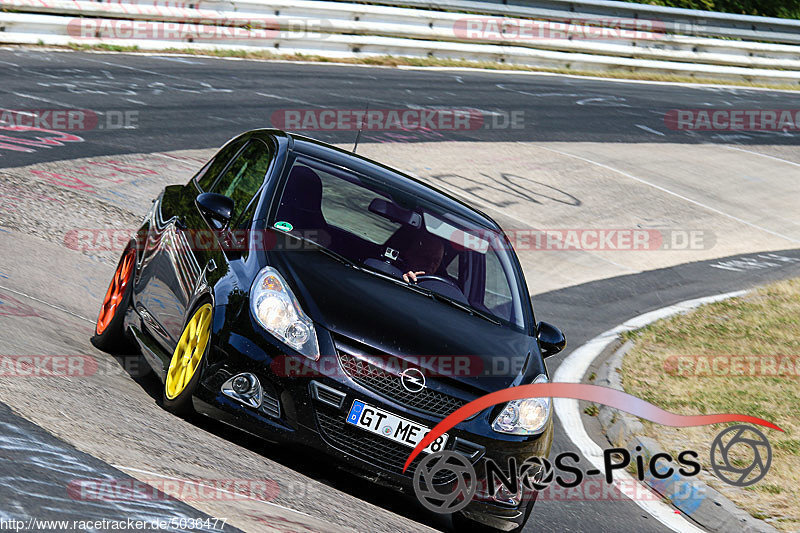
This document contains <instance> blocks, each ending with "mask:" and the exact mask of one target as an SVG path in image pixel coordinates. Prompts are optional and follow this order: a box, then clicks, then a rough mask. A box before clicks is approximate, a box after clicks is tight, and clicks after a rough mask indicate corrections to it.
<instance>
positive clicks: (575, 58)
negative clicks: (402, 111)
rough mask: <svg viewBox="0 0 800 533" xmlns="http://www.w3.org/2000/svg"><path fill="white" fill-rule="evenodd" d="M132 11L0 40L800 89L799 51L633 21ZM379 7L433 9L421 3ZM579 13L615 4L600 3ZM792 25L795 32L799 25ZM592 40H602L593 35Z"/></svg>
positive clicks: (246, 0) (163, 7) (6, 23)
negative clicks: (640, 74)
mask: <svg viewBox="0 0 800 533" xmlns="http://www.w3.org/2000/svg"><path fill="white" fill-rule="evenodd" d="M139 1H140V0H121V1H120V0H113V1H112V0H103V1H91V0H0V8H1V9H5V10H7V11H9V10H13V11H16V12H6V13H0V42H7V43H9V42H10V43H37V42H40V41H41V42H43V43H45V44H68V43H86V44H98V43H106V44H117V45H122V46H134V45H135V46H138V47H139V48H141V49H159V48H161V49H163V48H200V49H212V48H223V49H245V50H262V51H263V50H269V51H272V52H277V53H294V54H307V55H321V56H327V57H364V56H376V55H394V56H406V57H438V58H458V59H469V60H476V61H493V62H507V63H512V64H524V65H531V66H537V67H542V68H549V69H571V70H587V71H598V70H600V71H611V70H615V71H620V70H627V71H644V72H651V73H667V74H680V75H683V76H699V77H708V78H711V77H716V78H726V79H737V80H741V79H747V80H754V81H767V82H780V83H797V82H800V46H793V45H786V44H773V43H764V42H751V41H744V40H732V39H711V38H706V37H696V36H688V35H681V34H678V33H676V32H670V31H669V30H670V28H668V27H665V26H664V24H663V23H660V22H659V24H654V20H650V19H644V18H641V17H640V18H638V19H634V18H614V19H612V18H602V17H599V16H598V17H595V18H591V17H588V16H587V15H586V14H579V13H576V12H566V11H559V12H558V13H559V14H560V17H559V18H556V17H552V20H549V21H548V20H542V19H541V18H540V19H534V18H509V17H499V16H498V13H499V12H501V11H504V10H506V9H515V10H517V9H519V7H518V6H503V5H500V4H487V3H483V2H481V3H478V2H471V1H467V0H463V1H462V0H441V1H437V2H436V5H437V6H439V7H444V6H446V5H453V6H455V5H458V6H461V11H459V12H456V11H437V10H431V9H410V8H400V7H392V6H383V5H374V4H369V5H366V4H351V3H344V2H330V1H316V0H208V1H202V0H201V1H200V2H199V3H198V4H190V3H185V4H179V3H178V4H176V3H175V2H173V1H171V0H155V1H152V0H151V1H150V2H147V3H145V0H142V3H139ZM190 1H191V0H190ZM376 1H380V2H384V1H388V2H394V1H397V2H402V3H403V4H406V5H407V4H408V3H409V2H416V3H419V4H426V5H428V4H430V5H433V4H431V3H429V2H423V1H422V0H376ZM545 1H546V2H548V3H550V4H556V3H560V4H566V3H567V2H566V1H565V0H545ZM572 3H573V4H575V2H572ZM583 3H585V4H603V5H606V4H615V5H618V4H624V3H622V2H605V1H599V0H598V1H594V2H592V1H589V0H583ZM583 3H582V4H581V5H583ZM467 5H480V6H481V7H482V8H483V9H484V10H486V11H487V13H486V14H485V15H476V14H472V13H465V12H464V9H467V8H466V7H464V6H467ZM624 5H626V6H627V5H629V4H624ZM630 5H634V6H635V5H636V4H630ZM646 7H653V6H646ZM495 8H497V9H495ZM19 11H22V13H20V12H19ZM682 11H686V10H682ZM587 17H588V18H587ZM751 18H752V17H751ZM565 20H567V21H570V22H569V23H565V22H563V21H565ZM770 20H774V19H770ZM137 21H138V24H139V25H140V26H142V24H143V23H145V22H146V23H147V24H148V27H147V29H146V31H145V34H144V35H143V36H141V38H137V36H136V35H134V33H133V32H131V33H130V35H128V34H126V33H125V32H120V31H119V30H120V28H121V27H124V28H129V27H130V28H131V30H132V28H133V26H132V25H134V24H135V23H137ZM789 22H793V23H795V24H796V25H797V26H798V27H800V21H789ZM170 23H181V24H182V25H184V26H185V25H186V24H188V23H192V24H196V25H197V28H226V27H227V28H233V29H235V33H236V35H233V34H232V33H231V32H227V33H226V32H224V31H219V32H216V33H215V32H208V31H206V32H205V33H204V32H202V31H195V32H191V31H189V32H186V31H184V32H183V33H180V34H176V33H175V32H171V31H170V26H169V24H170ZM497 23H505V24H506V25H510V27H512V28H513V26H514V25H515V24H516V25H517V27H518V29H519V28H521V27H522V26H524V27H525V28H526V30H528V31H531V32H533V33H534V34H535V33H536V32H539V33H538V34H535V35H533V34H532V35H530V36H528V35H522V33H521V32H520V34H519V35H517V36H510V35H509V34H508V33H507V32H505V33H501V32H494V33H492V32H485V31H484V32H483V33H481V32H478V33H477V34H476V35H470V34H469V32H468V31H467V28H469V27H470V26H469V24H474V25H476V26H479V27H484V26H485V27H490V26H491V25H492V24H494V25H495V26H492V27H497ZM243 27H249V28H250V30H245V29H244V28H243ZM298 28H299V31H298ZM622 28H629V29H631V30H630V31H624V30H623V29H622ZM643 28H644V29H643ZM506 29H507V28H506ZM599 29H600V30H599ZM259 30H262V31H260V33H259ZM598 31H602V32H603V34H602V35H598V34H597V32H598ZM243 32H244V33H243ZM248 32H250V33H248ZM209 33H210V34H209ZM798 36H799V37H800V33H798Z"/></svg>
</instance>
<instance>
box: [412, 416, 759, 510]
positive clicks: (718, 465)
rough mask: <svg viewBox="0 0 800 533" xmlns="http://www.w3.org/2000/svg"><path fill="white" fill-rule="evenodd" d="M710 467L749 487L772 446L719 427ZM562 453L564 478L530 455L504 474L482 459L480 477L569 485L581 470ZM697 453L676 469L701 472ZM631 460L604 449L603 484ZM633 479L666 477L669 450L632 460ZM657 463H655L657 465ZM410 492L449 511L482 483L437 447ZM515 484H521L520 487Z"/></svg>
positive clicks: (743, 431) (491, 481) (503, 482)
mask: <svg viewBox="0 0 800 533" xmlns="http://www.w3.org/2000/svg"><path fill="white" fill-rule="evenodd" d="M561 455H563V456H564V457H567V456H569V457H570V458H572V457H573V456H574V459H572V460H573V461H575V462H576V463H577V460H578V457H577V455H576V454H574V453H572V452H566V453H564V454H561ZM620 455H621V456H622V460H621V461H617V462H614V461H613V460H612V457H614V456H620ZM710 455H711V457H710V458H711V468H712V470H713V471H714V473H715V474H716V475H717V477H719V478H720V479H721V480H722V481H724V482H725V483H728V484H730V485H734V486H737V487H747V486H750V485H753V484H755V483H757V482H758V481H760V480H761V479H763V478H764V476H766V475H767V472H769V468H770V466H771V464H772V446H771V445H770V443H769V440H768V439H767V437H766V435H764V434H763V433H762V432H761V431H759V430H757V429H756V428H754V427H752V426H747V425H736V426H732V427H729V428H726V429H724V430H722V431H721V432H720V433H719V434H718V435H717V436H716V437H715V438H714V441H713V442H712V444H711V454H710ZM564 457H561V456H559V457H558V458H556V466H557V467H559V468H560V469H564V470H565V471H566V472H568V473H569V475H570V476H573V479H571V480H570V481H564V479H563V478H562V477H561V476H557V475H554V469H553V466H552V465H551V464H550V462H549V461H548V460H547V459H544V458H541V457H531V458H529V459H528V460H525V461H524V462H523V463H522V464H520V465H519V466H517V463H516V461H510V462H509V465H508V467H509V470H511V469H515V470H514V471H511V472H509V473H508V475H503V473H502V470H501V469H500V468H499V467H498V465H497V464H496V463H494V462H493V461H491V460H489V459H487V460H486V461H484V465H485V468H486V471H485V472H484V474H485V475H484V476H483V478H482V479H483V480H484V483H485V484H486V487H487V489H488V490H489V491H490V492H489V494H490V495H492V496H493V495H494V494H493V493H494V492H495V490H496V489H497V487H498V485H499V486H503V487H504V488H505V489H506V492H510V493H512V494H514V493H519V491H520V489H521V488H522V487H524V488H525V489H527V490H530V491H535V490H543V489H545V488H546V487H547V486H549V485H550V483H552V482H553V481H554V480H555V481H556V482H557V483H559V484H560V485H561V486H565V487H569V486H575V485H576V484H579V483H580V482H581V481H582V480H583V477H584V473H583V472H582V471H580V469H578V468H577V467H576V466H572V465H568V466H566V462H565V461H564V460H563V459H564ZM696 458H697V453H696V452H693V451H691V450H687V451H684V452H682V453H681V454H679V455H678V464H677V465H676V466H682V467H685V468H680V469H679V472H680V473H681V474H682V475H684V476H686V477H690V476H695V475H697V474H698V473H699V472H700V464H699V463H697V462H696V461H695V460H694V459H696ZM630 463H631V457H630V453H629V452H628V451H627V450H625V449H624V448H614V449H610V450H606V451H605V452H604V470H605V472H604V474H605V479H606V482H607V483H613V470H617V469H623V468H625V467H626V466H628V464H630ZM635 463H636V466H637V474H638V475H637V477H638V478H639V480H643V479H644V478H645V473H644V470H645V469H648V470H649V472H650V475H651V476H653V477H655V478H657V479H665V478H667V477H671V476H672V474H673V473H674V468H673V466H671V463H673V458H672V456H670V455H669V454H664V453H660V454H655V455H654V456H653V457H651V458H650V461H649V462H647V463H646V462H645V461H643V460H641V458H639V457H637V458H636V461H635ZM659 463H660V464H659ZM595 473H596V474H600V473H601V472H600V471H598V470H590V471H587V472H586V474H587V475H593V474H595ZM413 484H414V492H415V493H416V495H417V498H418V499H419V501H420V502H421V503H422V505H423V506H424V507H426V508H427V509H429V510H431V511H433V512H436V513H454V512H456V511H460V510H461V509H463V508H465V507H466V506H467V505H469V503H470V501H472V499H473V498H474V496H475V494H476V492H477V491H478V487H479V485H480V484H481V481H480V480H479V478H478V476H477V473H476V471H475V466H474V465H473V464H472V463H471V462H470V461H469V460H468V459H467V458H466V457H464V456H463V455H461V454H459V453H456V452H453V451H441V452H436V453H432V454H430V455H428V456H426V457H425V458H424V459H423V460H422V461H421V462H420V463H419V465H418V466H417V468H416V470H415V471H414V480H413ZM520 485H521V486H522V487H520Z"/></svg>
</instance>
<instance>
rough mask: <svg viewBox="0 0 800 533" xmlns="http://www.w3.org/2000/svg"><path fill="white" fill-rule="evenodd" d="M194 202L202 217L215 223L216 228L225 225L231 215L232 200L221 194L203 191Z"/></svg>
mask: <svg viewBox="0 0 800 533" xmlns="http://www.w3.org/2000/svg"><path fill="white" fill-rule="evenodd" d="M194 202H195V204H197V209H199V210H200V214H201V215H203V218H205V219H206V220H207V221H208V222H209V223H210V224H213V225H215V226H216V227H217V228H216V229H222V228H224V227H225V226H227V225H228V223H229V222H230V221H231V217H233V200H231V199H230V198H228V197H227V196H224V195H222V194H216V193H213V192H204V193H202V194H200V195H198V196H197V198H195V200H194Z"/></svg>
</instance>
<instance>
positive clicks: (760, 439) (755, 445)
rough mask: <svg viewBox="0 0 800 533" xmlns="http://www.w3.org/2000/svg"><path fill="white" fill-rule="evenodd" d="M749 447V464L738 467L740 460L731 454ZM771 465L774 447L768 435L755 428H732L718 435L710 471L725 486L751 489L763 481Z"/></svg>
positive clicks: (713, 448) (713, 446)
mask: <svg viewBox="0 0 800 533" xmlns="http://www.w3.org/2000/svg"><path fill="white" fill-rule="evenodd" d="M745 447H749V448H750V452H749V453H748V454H747V455H748V457H750V456H751V455H752V460H751V462H750V464H749V465H744V466H739V464H737V463H739V462H741V460H739V461H737V457H735V456H733V457H732V456H731V452H734V453H736V452H740V453H741V450H742V449H743V448H745ZM771 464H772V446H770V444H769V441H768V440H767V436H766V435H764V434H763V433H761V432H760V431H759V430H757V429H756V428H754V427H752V426H745V425H737V426H731V427H729V428H727V429H725V430H723V431H721V432H720V433H719V435H717V436H716V438H714V441H713V442H712V443H711V468H712V469H713V470H714V473H715V474H716V475H717V477H718V478H720V479H721V480H722V481H724V482H725V483H728V484H729V485H734V486H736V487H748V486H750V485H753V484H754V483H757V482H758V481H760V480H761V479H762V478H763V477H764V476H766V475H767V472H769V467H770V465H771Z"/></svg>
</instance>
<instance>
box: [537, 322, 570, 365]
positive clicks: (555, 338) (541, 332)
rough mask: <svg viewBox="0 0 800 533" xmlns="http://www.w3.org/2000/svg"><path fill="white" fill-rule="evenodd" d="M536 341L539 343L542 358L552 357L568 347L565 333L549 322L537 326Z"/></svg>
mask: <svg viewBox="0 0 800 533" xmlns="http://www.w3.org/2000/svg"><path fill="white" fill-rule="evenodd" d="M536 339H537V340H538V341H539V350H541V352H542V357H550V356H551V355H555V354H557V353H558V352H560V351H561V350H563V349H564V348H566V347H567V338H566V337H565V336H564V333H562V332H561V330H560V329H558V328H557V327H555V326H554V325H552V324H548V323H547V322H539V323H538V324H536Z"/></svg>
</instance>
